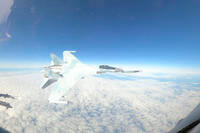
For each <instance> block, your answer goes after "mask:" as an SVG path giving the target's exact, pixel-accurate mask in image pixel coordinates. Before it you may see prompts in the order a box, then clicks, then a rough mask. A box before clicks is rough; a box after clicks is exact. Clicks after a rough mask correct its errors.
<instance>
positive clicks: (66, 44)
mask: <svg viewBox="0 0 200 133" xmlns="http://www.w3.org/2000/svg"><path fill="white" fill-rule="evenodd" d="M9 1H13V0H9ZM199 7H200V1H198V0H125V1H122V0H28V1H27V0H15V1H14V3H13V4H12V6H11V12H10V14H9V15H8V18H7V19H6V21H5V22H1V21H0V22H1V23H0V32H1V34H0V38H2V39H0V40H1V41H0V64H8V65H9V64H29V65H33V64H38V65H40V64H47V63H48V62H49V61H50V57H49V53H51V52H53V53H55V54H57V55H58V56H60V57H62V52H63V51H64V50H76V51H78V53H76V55H77V57H78V58H79V59H80V60H82V61H83V62H85V63H89V64H124V65H136V64H139V65H147V66H148V65H150V66H161V67H163V66H164V67H168V66H169V67H176V68H194V69H198V68H200V62H199V59H200V14H199V12H200V8H199ZM0 15H1V10H0ZM0 19H1V16H0ZM4 19H5V18H4ZM8 35H10V36H8ZM5 38H6V39H5ZM5 66H6V65H5Z"/></svg>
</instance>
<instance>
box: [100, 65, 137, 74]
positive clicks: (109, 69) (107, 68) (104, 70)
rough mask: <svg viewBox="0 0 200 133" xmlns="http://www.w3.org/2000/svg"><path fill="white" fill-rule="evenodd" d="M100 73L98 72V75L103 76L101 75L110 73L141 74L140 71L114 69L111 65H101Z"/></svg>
mask: <svg viewBox="0 0 200 133" xmlns="http://www.w3.org/2000/svg"><path fill="white" fill-rule="evenodd" d="M99 69H100V71H97V74H101V73H109V72H114V73H116V72H121V73H137V72H141V71H140V70H134V71H130V70H123V69H121V68H118V67H112V66H109V65H100V66H99Z"/></svg>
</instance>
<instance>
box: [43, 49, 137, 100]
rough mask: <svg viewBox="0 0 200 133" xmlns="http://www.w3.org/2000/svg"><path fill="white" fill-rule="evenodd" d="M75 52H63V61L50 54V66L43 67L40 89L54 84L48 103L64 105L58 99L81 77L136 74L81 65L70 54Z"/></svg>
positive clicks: (109, 68)
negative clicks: (108, 73) (110, 73)
mask: <svg viewBox="0 0 200 133" xmlns="http://www.w3.org/2000/svg"><path fill="white" fill-rule="evenodd" d="M75 52H76V51H64V52H63V61H62V60H61V59H59V58H58V57H57V56H56V55H54V54H51V58H52V61H51V65H50V66H47V67H44V70H42V73H43V74H44V81H43V83H42V85H41V88H42V89H45V88H47V87H48V86H50V85H52V84H53V83H56V85H54V86H53V88H52V89H51V94H50V96H49V99H48V100H49V102H50V103H66V102H65V101H61V100H60V98H61V97H62V96H63V95H64V93H66V92H67V91H68V89H70V88H71V87H73V86H74V85H75V83H76V82H77V81H79V80H80V79H82V78H83V77H87V76H91V75H96V74H102V73H107V72H122V73H136V72H139V71H138V70H136V71H124V70H123V69H120V68H117V67H111V66H108V65H100V66H99V69H95V68H92V67H90V66H88V65H86V64H83V63H81V62H80V61H79V60H78V59H77V58H76V57H75V56H74V55H73V54H72V53H75Z"/></svg>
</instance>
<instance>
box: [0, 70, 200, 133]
mask: <svg viewBox="0 0 200 133" xmlns="http://www.w3.org/2000/svg"><path fill="white" fill-rule="evenodd" d="M41 80H42V75H40V74H39V73H38V72H35V73H32V74H28V73H23V74H19V73H13V74H10V73H9V75H6V74H3V75H2V76H0V89H1V93H8V94H10V95H13V96H15V97H16V99H15V100H13V99H6V101H7V102H10V103H11V105H12V106H13V108H12V109H8V110H7V109H5V108H4V107H0V126H2V127H3V128H6V129H7V130H9V131H11V132H16V133H17V132H25V133H26V132H27V133H31V132H52V133H54V132H67V133H68V132H69V133H71V132H88V133H90V132H91V133H92V132H123V133H124V132H138V133H145V132H152V133H154V132H155V133H159V132H167V131H169V130H170V129H171V128H172V127H173V126H174V125H175V124H176V122H177V121H178V120H180V119H181V118H183V117H185V116H186V115H187V114H188V113H189V112H190V111H192V110H193V108H194V107H195V106H196V105H197V104H198V103H199V101H200V93H199V92H200V89H199V87H200V86H198V85H197V84H195V85H194V84H186V83H176V82H167V81H165V82H161V81H158V80H155V79H141V78H140V79H135V80H126V81H121V80H109V79H102V78H98V77H90V78H85V79H82V80H80V81H79V82H78V83H77V84H76V85H75V86H74V87H73V88H71V89H70V90H69V92H68V93H66V95H65V96H64V97H63V99H65V100H66V101H68V104H67V105H65V104H49V103H48V101H47V99H48V96H49V93H50V88H47V89H46V90H42V89H40V88H39V86H40V83H41ZM51 87H53V86H51ZM186 99H189V100H186ZM0 100H4V101H5V99H0Z"/></svg>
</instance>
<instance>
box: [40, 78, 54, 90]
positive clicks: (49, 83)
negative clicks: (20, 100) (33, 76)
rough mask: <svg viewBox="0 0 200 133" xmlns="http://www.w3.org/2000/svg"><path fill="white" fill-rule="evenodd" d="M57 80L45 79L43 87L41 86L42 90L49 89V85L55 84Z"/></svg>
mask: <svg viewBox="0 0 200 133" xmlns="http://www.w3.org/2000/svg"><path fill="white" fill-rule="evenodd" d="M56 81H57V80H55V79H48V78H45V79H44V81H43V83H42V85H41V88H42V89H45V88H46V87H48V86H49V85H51V84H53V83H55V82H56Z"/></svg>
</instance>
